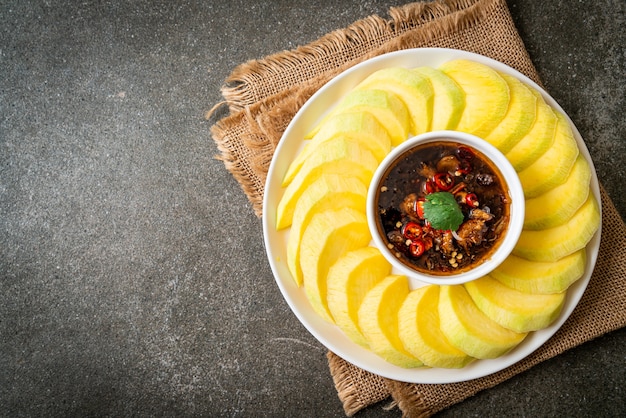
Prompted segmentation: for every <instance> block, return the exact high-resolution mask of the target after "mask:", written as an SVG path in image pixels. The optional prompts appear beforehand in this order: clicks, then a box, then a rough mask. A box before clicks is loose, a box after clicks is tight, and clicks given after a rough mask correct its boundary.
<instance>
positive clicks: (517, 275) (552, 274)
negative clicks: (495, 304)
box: [489, 249, 586, 294]
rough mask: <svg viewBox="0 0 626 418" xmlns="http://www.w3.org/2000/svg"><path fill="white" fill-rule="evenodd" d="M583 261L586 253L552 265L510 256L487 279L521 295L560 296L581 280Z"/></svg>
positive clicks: (577, 254)
mask: <svg viewBox="0 0 626 418" xmlns="http://www.w3.org/2000/svg"><path fill="white" fill-rule="evenodd" d="M585 261H586V252H585V249H582V250H578V251H576V252H575V253H573V254H570V255H567V256H565V257H563V258H561V259H559V260H557V261H554V262H539V261H529V260H526V259H524V258H521V257H517V256H515V255H513V254H511V255H509V256H508V257H507V258H506V260H504V261H503V262H502V264H500V265H499V266H498V267H497V268H496V269H495V270H493V271H492V272H491V273H489V275H490V276H491V277H493V278H494V279H496V280H498V281H499V282H500V283H502V284H504V285H506V286H508V287H510V288H512V289H516V290H519V291H520V292H524V293H542V294H550V293H560V292H564V291H566V290H567V289H568V288H569V287H570V286H571V285H572V284H573V283H575V282H576V281H577V280H578V279H580V278H581V277H582V275H583V274H584V273H585Z"/></svg>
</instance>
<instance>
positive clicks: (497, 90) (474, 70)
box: [439, 59, 510, 138]
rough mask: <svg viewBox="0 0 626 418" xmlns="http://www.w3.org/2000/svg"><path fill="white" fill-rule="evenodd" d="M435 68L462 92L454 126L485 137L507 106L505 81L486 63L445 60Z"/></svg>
mask: <svg viewBox="0 0 626 418" xmlns="http://www.w3.org/2000/svg"><path fill="white" fill-rule="evenodd" d="M439 69H440V70H441V71H443V72H444V73H445V74H446V75H448V76H449V77H450V78H452V79H453V80H454V81H455V82H456V83H457V84H458V85H459V86H460V87H461V89H462V90H463V91H464V92H465V109H464V110H463V114H462V115H461V119H460V120H459V124H458V125H457V127H456V130H457V131H463V132H467V133H470V134H474V135H476V136H479V137H481V138H485V137H486V136H487V135H488V134H489V133H490V132H491V131H493V129H494V128H495V127H496V126H498V124H499V123H500V122H501V121H502V119H504V116H505V115H506V113H507V110H508V108H509V100H510V94H509V86H508V84H507V82H506V81H505V80H504V79H503V78H502V77H501V76H500V75H499V74H498V73H497V72H496V71H495V70H493V69H492V68H490V67H489V66H487V65H484V64H481V63H478V62H475V61H470V60H465V59H456V60H451V61H447V62H445V63H443V64H442V65H440V66H439Z"/></svg>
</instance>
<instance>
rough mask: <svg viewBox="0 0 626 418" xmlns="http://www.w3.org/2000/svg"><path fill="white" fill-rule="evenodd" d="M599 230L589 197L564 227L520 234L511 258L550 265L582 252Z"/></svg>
mask: <svg viewBox="0 0 626 418" xmlns="http://www.w3.org/2000/svg"><path fill="white" fill-rule="evenodd" d="M599 226H600V210H599V208H598V204H597V202H596V199H595V197H594V195H593V194H589V197H587V201H586V202H585V203H584V204H583V205H582V206H581V207H580V209H578V211H576V213H575V214H574V216H572V217H571V218H570V220H569V221H567V222H566V223H564V224H562V225H559V226H555V227H553V228H549V229H542V230H539V231H529V230H523V231H522V233H521V235H520V237H519V240H518V241H517V244H516V245H515V248H514V249H513V254H514V255H517V256H518V257H522V258H525V259H527V260H531V261H544V262H553V261H557V260H559V259H561V258H563V257H565V256H567V255H570V254H572V253H574V252H576V251H578V250H580V249H582V248H585V246H586V245H587V243H588V242H589V241H590V240H591V238H592V237H593V235H594V234H595V233H596V231H597V230H598V227H599Z"/></svg>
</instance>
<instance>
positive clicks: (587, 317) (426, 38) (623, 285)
mask: <svg viewBox="0 0 626 418" xmlns="http://www.w3.org/2000/svg"><path fill="white" fill-rule="evenodd" d="M417 47H446V48H455V49H462V50H466V51H471V52H476V53H479V54H482V55H486V56H489V57H491V58H494V59H496V60H499V61H501V62H503V63H505V64H508V65H509V66H511V67H513V68H516V69H517V70H519V71H520V72H522V73H524V74H526V75H527V76H528V77H530V78H531V79H533V80H534V81H536V82H538V83H540V80H539V76H538V74H537V71H536V70H535V68H534V66H533V63H532V62H531V60H530V58H529V56H528V53H527V52H526V49H525V47H524V45H523V42H522V40H521V38H520V36H519V34H518V32H517V30H516V28H515V25H514V23H513V20H512V18H511V16H510V13H509V10H508V8H507V5H506V2H505V0H449V1H445V0H441V1H436V2H434V3H412V4H407V5H405V6H402V7H397V8H392V9H391V10H390V11H389V19H383V18H381V17H379V16H370V17H368V18H366V19H363V20H360V21H358V22H355V23H354V24H352V25H351V26H349V27H347V28H345V29H341V30H337V31H335V32H332V33H330V34H328V35H326V36H324V37H322V38H321V39H319V40H317V41H315V42H313V43H311V44H309V45H306V46H303V47H300V48H298V49H296V50H293V51H283V52H280V53H277V54H275V55H272V56H269V57H266V58H264V59H262V60H256V61H251V62H247V63H245V64H242V65H240V66H238V67H237V68H235V70H234V71H233V72H232V74H231V75H230V77H229V78H228V79H227V80H226V82H225V85H224V87H223V88H222V94H223V96H224V99H225V101H224V102H222V103H220V104H218V106H219V105H227V106H228V108H229V111H230V115H229V116H226V117H224V118H223V119H221V120H219V121H218V122H217V123H216V124H215V125H214V126H213V127H212V128H211V133H212V136H213V139H214V140H215V141H216V143H217V145H218V147H219V150H220V153H221V155H220V156H219V157H218V158H220V159H221V160H222V161H223V162H224V164H225V165H226V167H227V169H228V170H229V171H230V172H231V173H232V174H233V175H234V177H235V178H236V179H237V180H238V181H239V183H240V184H241V187H242V189H243V191H244V192H245V193H246V195H247V196H248V198H249V199H250V202H251V203H252V205H253V207H254V210H255V212H256V213H257V215H259V216H260V215H261V213H262V210H263V208H262V200H263V189H264V183H265V178H266V173H267V169H268V167H269V164H270V161H271V158H272V155H273V152H274V149H275V147H276V144H277V143H278V141H279V140H280V138H281V134H282V132H283V131H284V129H285V128H286V126H287V124H288V123H289V121H290V120H291V118H292V117H293V116H294V114H295V113H296V111H297V110H298V109H299V108H300V106H302V104H303V103H304V102H305V101H306V100H307V99H308V98H309V97H310V96H311V95H312V94H313V93H314V92H315V91H316V90H317V89H318V88H320V87H321V86H322V85H323V84H324V83H325V82H327V81H328V80H330V79H331V78H332V77H333V76H335V75H337V74H338V73H340V72H341V71H343V70H345V69H347V68H349V67H351V66H353V65H354V64H356V63H359V62H361V61H363V60H365V59H368V58H371V57H373V56H376V55H380V54H382V53H386V52H391V51H395V50H399V49H406V48H417ZM601 193H602V205H603V217H602V218H603V219H602V221H603V228H602V231H603V233H602V240H601V244H600V253H599V257H598V261H597V264H596V268H595V271H594V273H593V276H592V278H591V281H590V284H589V286H588V288H587V290H586V292H585V294H584V295H583V298H582V300H581V302H580V303H579V305H578V306H577V308H576V309H575V311H574V313H573V314H572V316H571V317H570V318H569V319H568V320H567V322H565V324H564V326H563V327H562V328H561V329H560V330H559V331H558V332H557V333H556V334H555V335H554V336H553V337H552V338H551V339H550V340H549V341H548V342H547V343H546V344H544V345H543V346H542V347H541V348H539V349H538V350H537V351H535V352H534V353H533V354H531V355H530V356H529V357H527V358H525V359H524V360H522V361H520V362H518V363H517V364H515V365H513V366H511V367H509V368H507V369H505V370H502V371H500V372H498V373H495V374H492V375H490V376H486V377H484V378H480V379H475V380H471V381H467V382H462V383H454V384H436V385H433V384H430V385H429V384H409V383H404V382H397V381H392V380H389V379H386V378H382V377H380V376H376V375H374V374H371V373H369V372H366V371H363V370H361V369H359V368H357V367H355V366H353V365H352V364H350V363H348V362H346V361H344V360H343V359H341V358H339V357H338V356H336V355H335V354H333V353H332V352H329V353H328V363H329V367H330V373H331V375H332V378H333V380H334V383H335V386H336V388H337V392H338V395H339V398H340V400H341V401H342V403H343V406H344V410H345V412H346V414H347V415H349V416H350V415H353V414H354V413H356V412H357V411H359V410H360V409H362V408H365V407H367V406H369V405H372V404H374V403H377V402H380V401H382V400H385V399H388V398H389V397H391V398H392V400H393V402H394V403H395V405H397V407H398V408H400V410H401V411H402V413H403V415H404V416H407V417H409V416H410V417H413V416H430V415H432V414H434V413H435V412H437V411H441V410H443V409H445V408H447V407H448V406H450V405H453V404H455V403H457V402H460V401H462V400H463V399H466V398H467V397H469V396H472V395H474V394H476V393H477V392H479V391H481V390H483V389H486V388H489V387H493V386H495V385H497V384H498V383H500V382H502V381H504V380H506V379H508V378H510V377H512V376H514V375H516V374H518V373H520V372H522V371H524V370H527V369H529V368H530V367H532V366H534V365H536V364H538V363H540V362H542V361H543V360H546V359H549V358H551V357H554V356H556V355H557V354H559V353H562V352H563V351H565V350H568V349H569V348H572V347H575V346H577V345H579V344H582V343H583V342H585V341H589V340H591V339H593V338H595V337H598V336H600V335H602V334H604V333H607V332H609V331H612V330H616V329H618V328H621V327H623V326H624V325H626V260H625V259H624V257H623V249H624V248H626V225H625V224H624V221H623V220H622V219H621V217H620V215H619V213H618V212H617V210H616V209H615V206H614V205H613V203H612V201H611V199H610V198H609V197H608V196H607V194H606V193H605V191H604V189H602V191H601Z"/></svg>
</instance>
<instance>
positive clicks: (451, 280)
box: [366, 130, 525, 288]
mask: <svg viewBox="0 0 626 418" xmlns="http://www.w3.org/2000/svg"><path fill="white" fill-rule="evenodd" d="M440 141H445V142H455V143H460V144H463V145H467V146H470V147H472V148H475V149H476V150H478V151H480V152H481V153H482V154H483V155H484V156H485V157H486V158H488V159H489V160H491V162H492V163H493V164H494V165H495V166H496V167H497V168H498V170H499V171H500V173H501V174H502V177H503V178H504V181H505V182H506V187H507V189H508V192H509V197H510V199H511V206H510V216H509V224H508V227H507V231H506V233H505V235H504V239H503V240H502V241H501V242H500V244H499V245H498V248H496V250H495V251H494V252H493V253H492V254H491V255H490V256H489V257H488V258H486V259H485V260H483V261H482V262H481V263H480V264H479V265H477V266H476V267H474V268H472V269H470V270H467V271H464V272H461V273H458V274H450V275H429V274H426V273H423V272H420V271H417V270H415V269H412V268H410V267H409V266H407V265H406V264H404V263H402V262H401V261H400V260H399V259H398V258H397V257H396V256H395V255H394V254H393V252H392V251H390V250H389V248H388V247H387V245H386V243H385V242H384V240H383V238H382V237H381V235H380V233H379V231H378V222H377V221H376V217H377V213H378V210H377V203H376V196H377V194H378V193H377V191H378V188H379V184H380V182H381V180H382V179H383V176H384V174H385V172H386V171H387V169H388V168H389V166H390V165H392V164H393V163H394V162H395V161H396V160H397V159H398V157H400V156H401V155H402V154H404V153H405V152H407V151H409V150H411V149H412V148H415V147H417V146H421V145H423V144H427V143H431V142H440ZM366 202H367V203H366V205H367V207H366V215H367V224H368V227H369V230H370V233H371V236H372V243H373V244H374V245H375V246H376V247H377V248H378V249H379V250H380V252H381V253H382V254H383V256H384V257H385V258H386V259H387V261H388V262H389V263H390V264H391V265H392V266H393V268H394V270H395V273H397V274H402V275H405V276H407V278H409V280H410V282H411V287H412V288H415V287H420V286H422V285H423V284H424V283H426V284H436V285H453V284H462V283H467V282H470V281H472V280H476V279H479V278H481V277H483V276H485V275H487V274H489V273H490V272H491V271H493V270H494V269H495V268H496V267H498V266H499V265H500V264H501V263H502V262H503V261H504V260H505V259H506V258H507V257H508V256H509V255H510V254H511V252H512V251H513V248H514V247H515V245H516V244H517V241H518V239H519V237H520V235H521V233H522V229H523V226H524V217H525V198H524V190H523V188H522V184H521V182H520V180H519V176H518V174H517V172H516V171H515V169H514V168H513V166H512V164H511V163H510V161H509V160H508V159H507V158H506V156H505V155H504V154H503V153H502V152H501V151H500V150H498V149H497V148H496V147H495V146H493V145H491V144H490V143H489V142H487V141H486V140H484V139H482V138H480V137H478V136H476V135H472V134H469V133H466V132H461V131H450V130H437V131H430V132H426V133H423V134H419V135H415V136H412V137H409V138H408V139H407V140H405V141H404V142H402V143H401V144H400V145H398V146H396V147H395V148H393V149H392V150H391V151H390V152H389V153H388V154H387V156H386V157H385V158H384V159H383V160H382V161H381V163H380V164H379V165H378V168H377V169H376V171H375V172H374V175H373V177H372V180H371V182H370V186H369V187H368V192H367V198H366Z"/></svg>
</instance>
